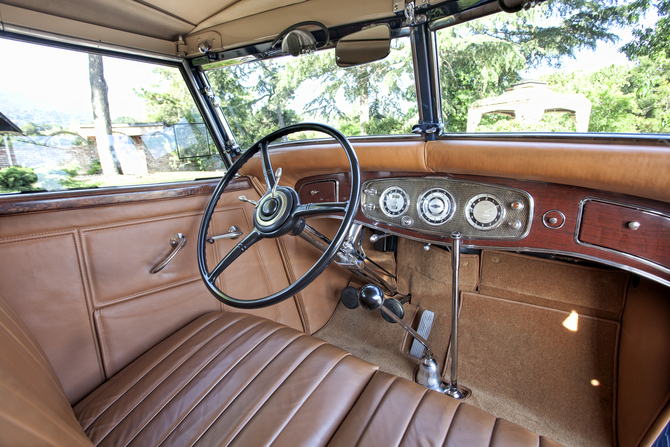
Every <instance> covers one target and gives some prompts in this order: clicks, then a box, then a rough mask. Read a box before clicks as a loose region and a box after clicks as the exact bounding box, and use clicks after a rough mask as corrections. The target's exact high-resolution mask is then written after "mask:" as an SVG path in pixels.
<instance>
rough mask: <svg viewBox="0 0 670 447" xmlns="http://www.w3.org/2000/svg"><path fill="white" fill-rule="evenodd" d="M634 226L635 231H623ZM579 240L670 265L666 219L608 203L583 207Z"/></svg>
mask: <svg viewBox="0 0 670 447" xmlns="http://www.w3.org/2000/svg"><path fill="white" fill-rule="evenodd" d="M629 222H638V223H639V224H640V227H639V229H637V230H632V229H630V228H628V227H627V225H628V223H629ZM579 240H580V241H582V242H584V243H587V244H591V245H597V246H600V247H604V248H609V249H612V250H618V251H622V252H625V253H630V254H632V255H634V256H639V257H641V258H644V259H648V260H649V261H652V262H656V263H658V264H661V265H665V266H667V265H670V218H669V217H668V216H662V215H657V214H654V213H649V212H646V211H642V210H637V209H633V208H628V207H624V206H620V205H617V204H612V203H603V202H598V201H595V200H589V201H588V202H586V203H585V204H584V209H583V212H582V222H581V226H580V230H579Z"/></svg>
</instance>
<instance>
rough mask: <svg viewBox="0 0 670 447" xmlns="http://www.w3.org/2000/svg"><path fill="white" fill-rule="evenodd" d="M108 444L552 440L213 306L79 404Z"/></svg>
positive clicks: (99, 440) (96, 439)
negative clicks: (209, 310)
mask: <svg viewBox="0 0 670 447" xmlns="http://www.w3.org/2000/svg"><path fill="white" fill-rule="evenodd" d="M75 414H76V415H77V418H78V419H79V422H80V423H81V425H82V427H83V428H84V430H85V432H86V434H87V435H88V436H89V438H90V439H91V440H92V441H93V443H94V444H96V445H105V446H122V445H133V446H155V445H161V446H171V445H172V446H180V447H182V446H191V445H207V446H219V445H240V446H263V445H276V446H299V445H303V446H326V445H330V446H357V445H359V446H377V445H378V446H417V445H421V446H424V445H425V446H429V445H436V446H439V445H447V446H473V447H477V446H489V445H491V446H497V447H500V446H533V447H536V446H554V445H556V444H554V443H552V442H550V441H547V440H545V439H543V438H540V437H538V436H537V435H535V434H533V433H531V432H529V431H528V430H526V429H523V428H521V427H519V426H517V425H515V424H512V423H510V422H507V421H504V420H501V419H496V418H495V417H494V416H491V415H489V414H488V413H485V412H483V411H481V410H478V409H476V408H474V407H472V406H470V405H467V404H460V403H459V402H457V401H455V400H454V399H451V398H450V397H447V396H444V395H442V394H439V393H437V392H434V391H428V390H426V389H425V388H423V387H421V386H419V385H416V384H415V383H412V382H409V381H407V380H405V379H400V378H398V377H395V376H391V375H389V374H385V373H380V372H378V371H377V367H376V366H374V365H372V364H370V363H367V362H364V361H362V360H360V359H357V358H355V357H353V356H351V355H350V354H348V353H346V352H344V351H342V350H341V349H339V348H336V347H334V346H331V345H329V344H327V343H325V342H323V341H321V340H319V339H316V338H314V337H311V336H308V335H305V334H304V333H302V332H298V331H295V330H293V329H290V328H288V327H286V326H283V325H281V324H278V323H274V322H271V321H268V320H265V319H262V318H258V317H254V316H250V315H244V314H234V313H221V312H217V313H211V314H208V315H205V316H203V317H201V318H200V319H198V320H196V321H195V322H193V323H192V324H190V325H189V326H187V327H185V328H184V329H182V330H181V331H179V332H177V333H176V334H174V335H173V336H171V337H169V338H168V339H166V340H165V341H164V342H162V343H161V344H159V345H158V346H156V347H155V348H154V349H152V350H151V351H149V352H148V353H147V354H145V355H144V356H142V357H141V358H140V359H138V360H137V361H135V362H134V363H133V364H131V365H130V366H128V367H127V368H126V369H124V370H123V371H122V372H120V373H119V374H117V375H116V376H115V377H113V378H112V379H111V380H109V381H108V382H107V383H105V384H104V385H103V386H101V387H100V388H99V389H98V390H96V391H95V392H94V393H93V394H91V395H90V396H88V397H87V398H86V399H85V400H83V401H82V402H81V403H79V404H78V405H77V406H76V407H75Z"/></svg>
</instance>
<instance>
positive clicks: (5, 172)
mask: <svg viewBox="0 0 670 447" xmlns="http://www.w3.org/2000/svg"><path fill="white" fill-rule="evenodd" d="M37 180H38V178H37V174H35V171H34V170H33V169H32V168H22V167H20V166H10V167H8V168H4V169H0V188H3V189H7V190H10V191H35V190H37V189H38V188H36V187H35V183H37Z"/></svg>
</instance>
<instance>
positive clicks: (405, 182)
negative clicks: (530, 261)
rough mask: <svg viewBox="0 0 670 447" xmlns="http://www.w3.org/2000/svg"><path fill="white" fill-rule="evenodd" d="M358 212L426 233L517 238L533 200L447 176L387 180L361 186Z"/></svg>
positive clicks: (511, 190)
mask: <svg viewBox="0 0 670 447" xmlns="http://www.w3.org/2000/svg"><path fill="white" fill-rule="evenodd" d="M361 209H362V211H363V214H364V215H365V216H366V217H368V218H370V219H372V220H374V221H376V222H382V223H386V224H388V225H392V226H395V227H401V228H406V229H413V230H415V231H417V232H420V233H424V234H430V235H438V236H443V235H446V236H448V235H450V234H451V233H452V232H454V231H459V232H461V234H462V236H463V237H465V238H476V239H501V240H519V239H523V238H524V237H526V236H527V235H528V233H529V231H530V227H531V224H532V219H531V218H532V216H533V198H532V197H531V195H530V194H529V193H528V192H526V191H523V190H520V189H514V188H505V187H500V186H496V185H490V184H486V183H480V182H468V181H462V180H455V179H451V178H447V177H421V178H389V179H379V180H370V181H367V182H365V183H364V184H363V194H362V197H361Z"/></svg>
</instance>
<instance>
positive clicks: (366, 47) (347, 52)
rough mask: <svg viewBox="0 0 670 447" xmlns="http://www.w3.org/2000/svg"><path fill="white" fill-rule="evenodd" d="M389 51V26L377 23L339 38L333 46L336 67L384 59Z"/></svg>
mask: <svg viewBox="0 0 670 447" xmlns="http://www.w3.org/2000/svg"><path fill="white" fill-rule="evenodd" d="M390 51H391V28H389V26H388V25H378V26H375V27H373V28H368V29H364V30H362V31H358V32H355V33H353V34H349V35H348V36H346V37H343V38H342V39H340V41H339V42H338V43H337V46H336V47H335V62H336V63H337V66H338V67H351V66H353V65H361V64H367V63H368V62H373V61H378V60H379V59H384V58H385V57H386V56H388V54H389V52H390Z"/></svg>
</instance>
